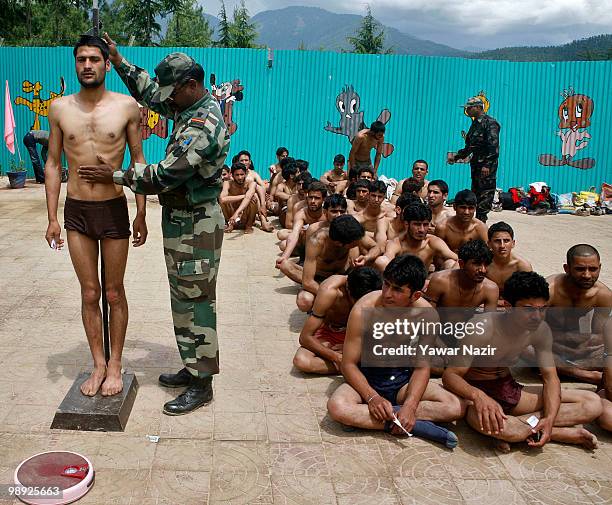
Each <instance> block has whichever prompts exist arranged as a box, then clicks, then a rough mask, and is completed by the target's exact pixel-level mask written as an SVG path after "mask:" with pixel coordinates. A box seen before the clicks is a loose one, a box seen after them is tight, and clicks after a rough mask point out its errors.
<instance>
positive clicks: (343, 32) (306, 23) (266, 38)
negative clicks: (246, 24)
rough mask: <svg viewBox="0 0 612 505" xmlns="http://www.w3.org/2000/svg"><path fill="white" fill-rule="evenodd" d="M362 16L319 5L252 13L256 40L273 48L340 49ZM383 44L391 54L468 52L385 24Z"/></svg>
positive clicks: (345, 44) (347, 44) (463, 54)
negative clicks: (257, 36)
mask: <svg viewBox="0 0 612 505" xmlns="http://www.w3.org/2000/svg"><path fill="white" fill-rule="evenodd" d="M362 19H363V18H362V16H358V15H355V14H335V13H333V12H329V11H326V10H325V9H320V8H318V7H286V8H284V9H275V10H268V11H262V12H259V13H258V14H256V15H255V16H253V17H252V21H254V22H255V23H257V28H258V31H259V39H258V40H257V43H258V44H262V45H266V46H269V47H272V48H274V49H297V48H298V47H300V46H301V47H305V48H306V49H310V50H317V49H324V50H326V51H341V50H343V49H349V48H350V44H349V43H348V41H347V40H346V38H347V37H349V36H352V35H354V34H355V32H356V31H357V29H358V28H359V25H360V24H361V20H362ZM384 29H385V47H391V48H392V49H393V53H394V54H417V55H422V56H467V55H468V54H469V53H467V52H466V51H461V50H459V49H455V48H452V47H449V46H445V45H443V44H437V43H435V42H432V41H429V40H423V39H419V38H416V37H413V36H411V35H407V34H405V33H402V32H400V31H399V30H396V29H395V28H389V27H386V26H385V27H384Z"/></svg>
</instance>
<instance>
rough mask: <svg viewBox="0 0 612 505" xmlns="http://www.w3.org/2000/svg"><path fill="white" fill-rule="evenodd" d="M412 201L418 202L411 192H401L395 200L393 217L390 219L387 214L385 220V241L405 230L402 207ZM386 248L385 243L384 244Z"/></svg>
mask: <svg viewBox="0 0 612 505" xmlns="http://www.w3.org/2000/svg"><path fill="white" fill-rule="evenodd" d="M413 203H420V199H419V197H418V196H415V195H413V194H411V193H402V194H401V195H400V197H399V198H398V199H397V201H396V202H395V209H394V210H395V217H393V218H392V219H391V218H389V217H388V216H387V219H386V220H385V225H384V229H385V236H386V240H385V242H387V243H388V242H389V241H390V240H393V239H395V238H397V237H399V236H400V235H401V234H402V233H404V232H405V231H406V223H405V222H404V218H403V213H404V209H405V208H406V207H408V206H409V205H411V204H413ZM385 248H386V245H385Z"/></svg>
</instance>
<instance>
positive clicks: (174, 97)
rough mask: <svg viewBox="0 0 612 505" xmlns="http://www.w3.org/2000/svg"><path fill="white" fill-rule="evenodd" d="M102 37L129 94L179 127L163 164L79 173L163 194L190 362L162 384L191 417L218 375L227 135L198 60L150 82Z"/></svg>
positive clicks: (184, 350) (185, 356)
mask: <svg viewBox="0 0 612 505" xmlns="http://www.w3.org/2000/svg"><path fill="white" fill-rule="evenodd" d="M104 38H105V40H106V42H107V43H108V45H109V50H110V61H111V62H112V64H113V65H114V67H115V70H116V71H117V73H118V74H119V77H121V79H122V80H123V82H124V83H125V85H126V86H127V88H128V90H129V91H130V94H131V95H132V96H133V97H134V98H135V99H136V100H137V101H138V102H140V103H141V104H142V105H144V106H146V107H149V108H150V109H151V110H154V111H155V112H158V113H159V114H162V115H164V116H167V117H170V118H171V119H173V120H174V129H173V131H172V136H171V138H170V142H169V143H168V147H167V148H166V157H165V158H164V159H163V160H161V161H160V162H159V163H151V164H148V165H146V164H144V163H136V164H135V165H134V167H133V168H130V169H129V170H128V171H126V172H122V171H121V170H120V167H111V166H109V165H108V164H102V165H97V166H95V167H87V169H86V170H83V169H82V170H81V172H80V174H79V175H80V176H81V177H82V178H83V179H85V180H86V181H90V182H97V183H106V184H113V183H114V184H118V185H122V186H128V187H129V188H130V189H131V190H132V191H134V192H135V193H139V194H159V200H160V204H161V205H162V207H163V213H162V233H163V237H164V253H165V258H166V267H167V270H168V282H169V284H170V299H171V305H172V317H173V320H174V332H175V334H176V341H177V344H178V348H179V353H180V355H181V359H182V360H183V363H184V365H185V366H184V368H183V369H182V370H180V371H179V372H178V373H176V374H162V375H161V376H160V377H159V382H160V384H161V385H162V386H165V387H170V388H179V387H187V389H186V390H185V391H184V392H183V393H182V394H181V395H179V396H178V397H177V398H176V399H174V400H172V401H169V402H167V403H166V404H165V405H164V410H163V411H164V413H165V414H168V415H181V414H187V413H189V412H192V411H193V410H195V409H197V408H199V407H201V406H203V405H205V404H206V403H209V402H210V401H211V400H212V396H213V389H212V376H213V375H214V374H217V373H219V347H218V342H217V322H216V312H215V301H216V281H217V271H218V268H219V260H220V257H221V244H222V240H223V227H224V218H223V214H222V212H221V209H220V207H219V204H218V202H217V198H218V196H219V193H220V191H221V184H222V180H221V171H222V167H223V163H224V162H225V158H226V156H227V152H228V150H229V133H228V131H227V128H226V126H225V123H224V121H223V115H222V114H221V110H220V108H219V105H218V103H217V101H216V100H215V99H214V98H213V97H212V96H211V95H210V93H209V92H208V90H206V89H205V88H204V84H203V83H204V70H203V69H202V67H201V66H200V65H199V64H198V63H196V62H195V60H193V58H191V57H189V56H188V55H186V54H184V53H171V54H169V55H168V56H166V57H165V58H164V59H163V60H162V61H161V62H160V63H159V64H158V65H157V67H155V75H156V77H155V79H151V77H150V76H149V74H148V73H147V72H146V71H145V70H144V69H142V68H140V67H137V66H135V65H132V64H131V63H129V62H128V61H127V60H125V59H124V58H123V57H122V56H121V54H120V53H119V52H118V51H117V46H116V44H115V42H113V41H112V40H111V38H110V37H109V36H108V34H104Z"/></svg>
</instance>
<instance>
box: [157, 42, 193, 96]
mask: <svg viewBox="0 0 612 505" xmlns="http://www.w3.org/2000/svg"><path fill="white" fill-rule="evenodd" d="M195 66H196V62H195V60H194V59H193V58H192V57H191V56H187V55H186V54H185V53H170V54H169V55H168V56H166V57H165V58H164V59H163V60H161V61H160V62H159V63H158V65H157V66H156V67H155V76H156V77H155V81H156V82H157V83H158V84H159V88H158V89H157V91H156V92H155V95H154V96H153V99H154V101H157V102H165V101H166V100H167V99H168V97H169V96H170V95H171V94H172V92H173V91H174V88H175V86H176V85H177V84H180V82H181V81H182V80H183V79H184V78H185V77H186V76H187V74H189V72H190V71H191V70H192V69H193V68H194V67H195Z"/></svg>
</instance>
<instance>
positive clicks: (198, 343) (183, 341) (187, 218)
mask: <svg viewBox="0 0 612 505" xmlns="http://www.w3.org/2000/svg"><path fill="white" fill-rule="evenodd" d="M224 224H225V220H224V219H223V214H222V213H221V209H220V208H219V204H218V203H217V202H216V201H214V202H206V203H203V204H199V205H197V206H194V207H191V208H188V209H175V208H169V207H163V208H162V233H163V236H164V256H165V258H166V268H167V270H168V283H169V284H170V303H171V306H172V319H173V322H174V333H175V335H176V343H177V345H178V349H179V354H180V355H181V359H182V360H183V363H184V365H185V368H186V369H187V370H188V371H189V372H191V373H192V374H193V375H194V376H197V377H200V378H203V377H208V376H210V375H212V374H216V373H219V344H218V341H217V314H216V285H217V272H218V270H219V261H220V259H221V244H222V243H223V226H224Z"/></svg>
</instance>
